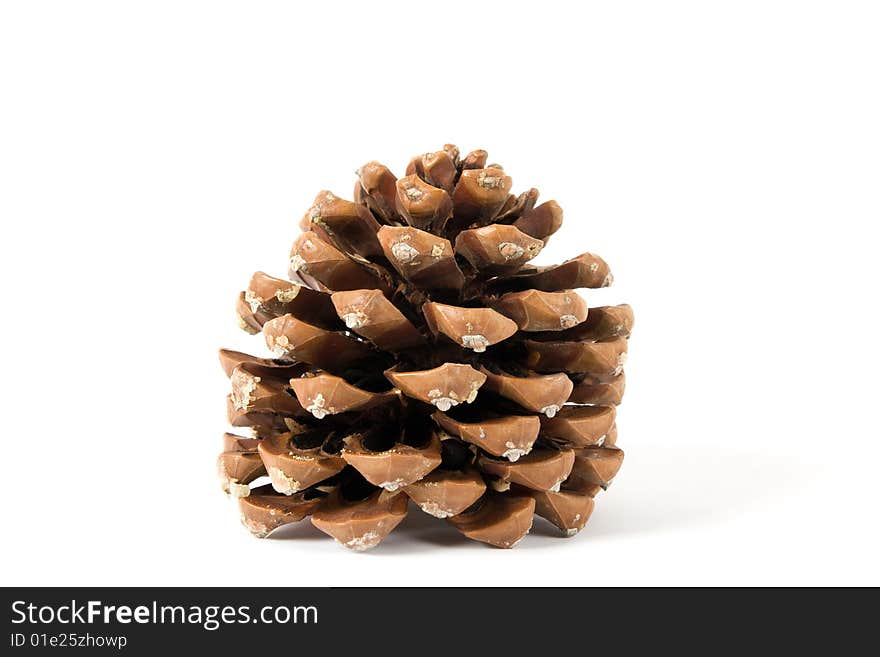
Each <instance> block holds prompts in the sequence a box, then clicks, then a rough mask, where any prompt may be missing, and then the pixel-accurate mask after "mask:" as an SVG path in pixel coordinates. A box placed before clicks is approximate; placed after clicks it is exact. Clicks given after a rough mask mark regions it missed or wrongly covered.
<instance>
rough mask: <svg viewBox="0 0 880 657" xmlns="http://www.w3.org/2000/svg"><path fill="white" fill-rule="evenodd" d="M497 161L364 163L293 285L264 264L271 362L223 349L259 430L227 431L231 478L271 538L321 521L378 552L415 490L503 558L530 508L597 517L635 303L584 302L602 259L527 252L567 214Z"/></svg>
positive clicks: (334, 205)
mask: <svg viewBox="0 0 880 657" xmlns="http://www.w3.org/2000/svg"><path fill="white" fill-rule="evenodd" d="M486 161H487V155H486V152H485V151H481V150H478V151H473V152H472V153H469V154H467V155H466V156H464V157H460V156H459V151H458V149H457V148H456V147H455V146H452V145H447V146H444V148H443V150H441V151H438V152H436V153H427V154H425V155H422V156H419V157H416V158H414V159H413V160H412V161H411V162H410V164H409V166H408V167H407V169H406V176H404V177H403V178H400V179H398V178H395V176H394V175H393V174H392V173H391V171H389V170H388V169H387V168H386V167H385V166H383V165H381V164H378V163H376V162H370V163H369V164H366V165H364V166H363V167H361V169H360V170H359V171H358V181H357V184H356V185H355V190H354V201H353V202H352V201H346V200H343V199H341V198H339V197H337V196H335V195H333V194H332V193H330V192H327V191H324V192H321V193H320V194H318V196H317V198H316V199H315V202H314V204H313V205H312V207H311V208H310V209H309V211H308V212H306V214H305V216H304V217H303V219H302V221H301V223H300V227H301V229H302V231H303V232H302V234H300V235H299V237H298V238H297V239H296V241H295V242H294V244H293V248H292V250H291V252H290V269H289V278H290V279H291V280H290V281H288V280H282V279H279V278H273V277H272V276H268V275H266V274H264V273H262V272H258V273H256V274H254V276H253V278H252V279H251V282H250V284H249V285H248V289H247V290H246V291H244V292H242V293H241V294H240V295H239V299H238V305H237V311H238V315H239V320H240V325H241V327H242V328H243V329H245V330H246V331H248V332H249V333H257V332H260V331H262V333H263V336H264V338H265V341H266V345H267V346H268V347H269V349H270V350H271V351H272V353H273V354H274V358H259V357H256V356H250V355H247V354H243V353H239V352H234V351H228V350H223V351H221V353H220V357H221V363H222V365H223V368H224V370H225V372H226V374H227V375H228V376H229V377H230V378H231V381H232V394H231V395H229V398H228V416H229V421H230V423H231V424H232V425H233V427H235V428H236V429H238V430H240V433H242V434H246V435H235V434H233V433H227V434H226V435H225V438H224V440H225V445H224V451H223V453H222V454H221V455H220V458H219V473H220V478H221V481H222V485H223V488H224V490H225V491H227V492H228V493H230V494H232V495H233V496H235V497H238V498H240V499H239V504H240V510H241V517H242V521H243V522H244V524H245V525H246V526H247V527H248V529H250V530H251V531H252V532H253V533H254V534H255V535H257V536H259V537H263V536H266V535H267V534H268V533H269V532H271V531H272V530H274V529H276V528H277V527H279V526H281V525H284V524H287V523H291V522H297V521H299V520H302V519H303V518H305V517H306V516H310V517H311V520H312V522H313V523H314V525H315V526H316V527H318V528H319V529H321V530H322V531H324V532H326V533H327V534H329V535H330V536H332V537H333V538H335V539H336V540H337V541H339V542H340V543H342V544H343V545H345V546H346V547H349V548H352V549H355V550H362V549H367V548H371V547H373V546H375V545H377V544H378V543H379V542H380V541H381V540H382V539H383V538H385V536H387V535H388V534H389V533H390V532H391V531H392V530H393V529H394V528H395V527H396V526H397V524H398V523H400V521H401V520H402V519H403V518H404V516H405V515H406V513H407V508H408V500H410V499H411V500H413V501H414V502H415V503H416V504H417V505H418V506H419V507H420V508H421V509H422V510H423V511H424V512H426V513H429V514H431V515H433V516H436V517H438V518H445V519H447V521H448V522H449V523H450V524H452V526H454V527H455V528H456V529H458V530H459V531H460V532H461V533H463V534H464V535H465V536H467V537H469V538H472V539H475V540H478V541H483V542H486V543H489V544H491V545H495V546H498V547H505V548H507V547H513V546H514V545H515V544H516V543H517V542H519V540H520V539H522V538H523V536H525V534H526V533H528V531H529V529H530V528H531V525H532V519H533V515H534V514H535V513H537V514H538V515H540V516H543V517H544V518H546V519H547V520H549V521H550V522H551V523H553V524H554V525H556V526H557V527H558V528H559V529H560V530H561V531H562V532H563V533H564V534H565V535H567V536H571V535H573V534H575V533H577V532H578V531H580V530H581V529H582V528H583V527H584V525H585V524H586V522H587V520H588V519H589V517H590V514H591V513H592V511H593V498H594V497H595V495H596V494H597V493H598V492H599V491H600V490H603V489H605V488H606V487H607V486H608V485H609V483H610V482H611V480H612V479H613V477H614V475H615V474H616V473H617V470H618V469H619V468H620V465H621V462H622V461H623V452H622V451H621V450H620V449H619V448H618V447H617V446H616V437H617V431H616V428H615V412H616V405H617V404H619V403H620V401H621V397H622V395H623V389H624V375H623V362H624V359H625V357H626V350H627V339H628V337H629V334H630V330H631V328H632V324H633V315H632V311H631V309H630V307H629V306H626V305H621V306H609V307H599V308H592V309H590V310H589V312H588V309H587V304H586V302H585V301H584V300H583V299H582V298H581V297H580V296H579V295H578V294H577V293H576V292H574V289H575V288H583V287H587V288H598V287H605V286H607V285H610V284H611V280H612V278H611V273H610V271H609V268H608V265H607V264H606V263H605V261H603V260H602V259H601V258H599V257H598V256H595V255H592V254H590V253H585V254H583V255H580V256H577V257H576V258H573V259H571V260H568V261H566V262H564V263H562V264H561V265H556V266H551V267H536V266H532V265H529V264H528V263H529V261H530V260H532V259H533V258H534V257H535V256H537V255H538V254H539V253H540V251H541V249H542V248H543V247H544V245H545V244H546V243H547V240H548V238H549V237H550V236H551V235H552V234H553V233H555V232H556V231H557V230H558V229H559V228H560V226H561V224H562V209H561V208H560V207H559V206H558V205H557V204H556V202H555V201H548V202H546V203H543V204H541V205H537V204H536V202H537V198H538V191H537V190H536V189H530V190H528V191H526V192H524V193H522V194H520V195H518V196H514V195H512V194H510V193H509V192H510V187H511V179H510V177H509V176H507V175H506V173H505V172H504V170H503V169H502V167H501V166H500V165H497V164H492V165H489V166H486ZM266 475H268V478H269V481H270V482H271V484H270V485H261V486H257V484H258V483H259V482H258V481H257V480H258V479H260V478H261V477H265V476H266ZM252 484H253V486H252Z"/></svg>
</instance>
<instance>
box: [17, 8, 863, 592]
mask: <svg viewBox="0 0 880 657" xmlns="http://www.w3.org/2000/svg"><path fill="white" fill-rule="evenodd" d="M878 30H880V21H878V9H877V5H876V3H870V2H865V3H857V2H807V1H803V2H791V3H786V2H768V1H766V0H765V1H762V2H664V3H658V2H644V3H637V2H614V3H554V2H549V1H544V2H540V3H522V4H519V3H514V2H504V3H498V2H492V3H480V2H473V1H471V2H452V1H450V0H447V1H445V2H443V3H416V2H408V3H400V4H397V3H391V2H386V3H380V2H369V3H365V2H361V3H351V4H348V5H338V4H335V3H331V2H303V3H293V2H289V3H271V2H237V3H230V2H217V1H212V2H204V3H199V2H156V1H154V2H139V3H134V2H103V3H101V2H77V3H72V2H57V3H53V2H6V3H3V4H2V6H0V67H2V68H0V94H2V98H0V220H2V226H3V239H2V258H0V267H2V285H3V290H2V292H3V301H4V306H3V307H4V311H3V321H2V323H0V336H2V345H3V361H2V373H0V386H2V396H0V398H2V400H3V409H2V410H3V426H2V431H0V436H2V438H0V439H2V445H3V452H2V453H3V457H2V463H3V467H2V471H3V478H2V490H3V495H2V502H0V504H2V530H0V533H2V543H0V545H2V548H0V552H2V558H0V583H2V584H7V585H11V584H18V585H50V584H94V585H99V584H117V585H135V584H152V585H160V584H168V585H172V584H178V585H195V584H205V585H244V584H253V585H343V584H349V585H374V584H378V585H390V584H403V585H427V584H477V585H484V584H485V585H489V584H500V585H513V584H525V585H538V584H547V585H568V584H578V585H599V584H614V585H646V584H647V585H650V584H696V585H704V584H774V585H776V584H874V585H877V584H880V568H878V559H877V555H878V551H880V540H878V515H880V514H878V502H880V495H878V474H877V473H878V463H880V432H878V428H877V424H878V422H877V417H878V409H877V401H876V397H877V393H878V384H877V372H878V369H877V368H878V364H880V363H878V347H877V342H878V340H877V331H878V313H877V292H876V288H877V284H878V279H880V277H878V272H877V266H876V264H875V261H876V253H877V249H878V242H877V237H876V235H877V230H876V226H877V222H878V220H880V190H878V181H880V119H878V117H880V92H878V80H880V70H878V69H880V65H878V64H880V40H878V37H877V35H878ZM450 141H451V142H454V143H457V144H458V145H459V146H461V147H462V149H463V150H470V149H473V148H480V147H482V148H486V149H487V150H489V152H490V160H492V161H498V162H501V163H502V164H503V165H504V166H505V168H506V169H507V171H508V172H509V173H510V174H511V175H512V176H513V178H514V186H515V190H517V191H519V190H522V189H525V188H528V187H530V186H533V185H534V186H536V187H539V188H540V189H541V191H542V198H543V199H545V200H546V199H550V198H556V199H557V200H558V201H559V202H560V203H561V204H562V206H563V207H564V208H565V211H566V225H565V227H564V229H563V232H562V233H560V234H559V235H558V236H557V237H556V238H554V239H553V240H552V241H551V245H550V246H549V247H548V248H547V250H546V251H545V252H544V253H543V254H542V256H541V258H540V260H539V262H541V263H550V262H553V261H558V260H562V259H564V258H567V257H570V256H573V255H576V254H577V253H580V252H582V251H586V250H591V251H595V252H597V253H599V254H602V255H603V256H604V257H605V258H606V259H607V260H608V261H609V262H610V264H611V266H612V268H613V270H614V273H615V275H616V280H617V283H616V285H615V286H614V287H613V288H611V289H610V290H602V291H596V292H589V291H588V293H587V297H588V300H589V301H590V302H591V304H592V305H602V304H605V303H617V302H623V301H626V302H629V303H631V304H632V305H633V306H634V308H635V310H636V330H635V333H634V337H633V339H632V341H631V351H630V363H629V365H628V369H627V372H628V375H629V389H628V393H627V398H626V400H625V403H624V404H623V405H622V406H621V409H620V421H619V426H620V430H621V433H620V444H621V446H622V447H624V448H625V450H626V453H627V457H626V461H625V463H624V467H623V469H622V471H621V473H620V476H619V477H618V479H617V480H616V481H615V483H614V485H613V486H612V487H611V488H610V489H609V491H608V492H607V493H605V494H603V495H602V496H601V497H600V498H599V500H598V504H597V509H596V512H595V514H594V516H593V519H592V520H591V522H590V524H589V525H588V527H587V529H586V530H585V531H584V532H583V533H581V534H580V535H579V536H577V537H576V538H574V539H570V540H563V539H558V538H556V537H555V535H553V532H551V531H550V529H551V528H550V527H549V526H548V525H547V524H545V523H543V522H539V523H536V525H535V529H534V530H533V532H532V535H531V536H530V537H528V538H527V539H526V540H525V541H524V542H523V543H522V544H521V545H520V546H519V547H518V548H516V549H515V550H510V551H502V550H496V549H491V548H488V547H486V546H484V545H482V544H477V543H471V542H468V541H465V540H463V539H462V540H460V539H459V538H458V534H457V533H456V532H455V531H454V530H452V529H451V528H449V527H447V526H446V525H445V524H443V523H441V522H438V521H435V520H434V519H432V518H428V517H427V516H424V515H421V514H420V513H419V512H418V511H417V510H412V511H411V512H410V516H409V517H408V518H407V520H406V521H405V523H404V524H403V525H402V526H401V527H400V528H399V530H398V531H397V532H396V533H395V534H393V535H392V536H391V537H390V538H389V539H388V540H387V541H386V542H385V543H383V544H382V545H381V546H380V547H379V548H377V549H375V550H373V551H371V552H369V553H364V554H355V553H348V552H346V551H345V550H343V549H342V548H340V547H339V546H337V545H335V544H334V543H333V542H332V541H330V540H329V538H325V537H324V535H323V534H320V533H319V532H318V531H317V530H315V529H314V528H313V527H312V526H311V525H310V524H309V523H308V522H307V521H306V522H304V523H302V524H301V525H299V526H297V527H295V528H293V529H291V530H288V531H284V532H282V536H281V537H280V538H279V539H277V540H273V539H269V540H264V541H258V540H256V539H253V538H251V537H250V535H249V534H248V533H247V532H246V531H245V530H244V529H243V528H242V527H241V526H240V525H239V523H238V520H237V512H236V510H235V508H234V505H233V504H232V503H231V502H229V501H227V500H226V499H225V498H224V496H223V495H222V493H221V492H220V490H219V488H218V485H217V482H216V480H215V471H214V459H215V456H216V453H217V451H218V449H219V445H220V434H221V433H222V431H223V429H224V418H225V407H224V399H223V396H224V394H225V392H226V387H227V381H226V379H225V377H224V376H223V375H222V373H221V371H220V368H219V366H218V364H217V361H216V349H217V348H218V347H219V346H221V345H225V346H232V347H239V348H242V347H244V348H249V349H252V350H256V351H258V352H259V353H262V349H263V346H262V342H261V339H260V338H259V337H254V338H249V337H248V336H246V335H245V334H243V333H241V332H240V331H239V330H238V328H237V327H236V323H235V320H234V318H233V313H232V307H231V306H232V302H233V299H234V298H235V296H236V293H237V291H238V290H239V289H241V288H242V286H244V285H245V284H246V282H247V280H248V278H249V276H250V274H251V273H252V272H253V271H254V270H257V269H262V270H265V271H267V272H269V273H275V274H281V275H283V274H284V272H285V263H286V258H287V253H288V249H289V246H290V243H291V242H292V240H293V238H294V237H295V235H296V230H297V229H296V222H297V221H298V219H299V217H300V216H301V215H302V213H303V212H304V211H305V209H306V208H307V207H308V206H309V205H310V202H311V200H312V198H313V197H314V195H315V193H316V192H317V191H319V190H321V189H324V188H327V189H331V190H334V191H336V192H337V193H339V194H342V195H346V196H347V195H348V194H349V193H350V189H351V187H352V185H353V182H354V175H353V171H354V169H355V168H356V167H357V166H359V165H360V164H363V163H364V162H366V161H368V160H371V159H378V160H380V161H383V162H385V163H387V164H388V165H389V166H391V167H392V169H393V170H395V171H396V172H398V173H401V172H402V171H403V168H404V167H405V164H406V162H407V160H408V158H409V156H410V155H412V154H415V153H420V152H424V151H428V150H436V149H437V148H439V147H440V146H441V145H442V144H443V143H445V142H450ZM294 539H296V540H294Z"/></svg>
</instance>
